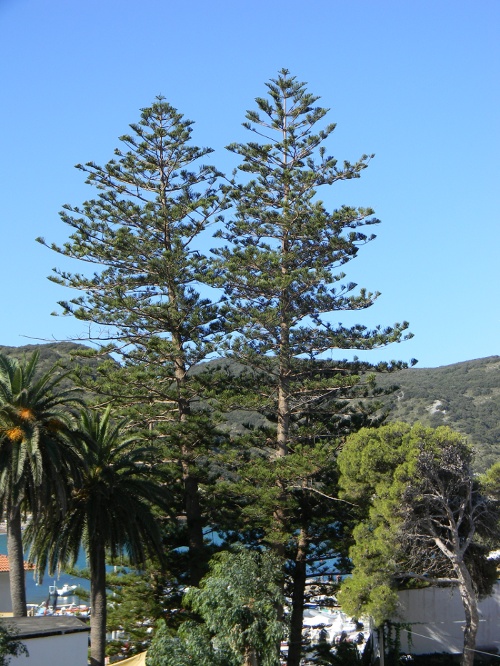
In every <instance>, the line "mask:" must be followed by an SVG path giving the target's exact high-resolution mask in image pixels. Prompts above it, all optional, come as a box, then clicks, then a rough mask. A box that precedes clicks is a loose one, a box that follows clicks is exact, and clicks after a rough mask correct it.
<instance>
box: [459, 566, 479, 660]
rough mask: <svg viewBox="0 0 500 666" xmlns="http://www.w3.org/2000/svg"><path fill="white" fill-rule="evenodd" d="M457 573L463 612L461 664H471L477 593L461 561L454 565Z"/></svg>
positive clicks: (473, 651)
mask: <svg viewBox="0 0 500 666" xmlns="http://www.w3.org/2000/svg"><path fill="white" fill-rule="evenodd" d="M455 571H457V574H458V580H459V590H460V596H461V598H462V604H463V607H464V612H465V627H464V653H463V655H462V659H461V662H460V663H461V666H473V664H474V655H475V650H476V637H477V631H478V629H479V611H478V607H477V595H476V593H475V590H474V586H473V584H472V579H471V576H470V573H469V571H468V569H467V567H466V566H465V564H464V563H463V562H459V563H457V564H456V565H455Z"/></svg>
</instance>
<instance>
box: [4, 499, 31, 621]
mask: <svg viewBox="0 0 500 666" xmlns="http://www.w3.org/2000/svg"><path fill="white" fill-rule="evenodd" d="M7 553H8V557H9V571H10V574H9V575H10V598H11V600H12V613H13V615H14V617H26V615H27V612H26V583H25V579H24V553H23V534H22V529H21V509H20V507H19V506H9V507H8V510H7Z"/></svg>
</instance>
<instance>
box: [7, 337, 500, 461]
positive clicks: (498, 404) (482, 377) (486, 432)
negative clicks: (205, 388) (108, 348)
mask: <svg viewBox="0 0 500 666" xmlns="http://www.w3.org/2000/svg"><path fill="white" fill-rule="evenodd" d="M82 347H83V345H78V344H75V343H73V342H53V343H48V344H43V345H24V346H22V347H6V346H0V353H4V354H8V355H9V356H12V357H15V358H18V359H22V358H24V357H27V356H29V355H30V354H31V353H32V352H33V351H34V350H35V349H38V350H39V351H40V369H41V370H42V371H46V370H48V369H49V368H50V367H51V366H52V365H53V364H54V363H56V362H57V363H59V364H60V365H61V368H63V369H68V370H69V369H71V368H74V367H75V365H76V364H77V363H85V364H88V365H90V366H91V367H95V366H96V365H97V364H98V360H97V359H95V358H80V359H78V358H75V357H74V354H75V352H78V350H79V349H81V348H82ZM83 348H84V347H83ZM226 363H227V361H226ZM226 363H225V364H226ZM229 365H231V364H229ZM234 366H235V372H236V373H238V372H240V371H241V366H238V364H234ZM68 381H69V380H68ZM377 385H379V386H380V387H381V388H387V387H390V386H392V385H396V386H397V389H396V390H395V391H394V393H392V394H391V395H390V396H386V397H385V398H382V400H383V401H384V403H385V404H386V406H387V408H388V410H389V411H388V416H387V420H388V421H405V422H406V423H411V424H412V423H415V422H417V421H419V422H420V423H422V424H424V425H426V426H431V427H438V426H440V425H447V426H450V428H452V429H453V430H457V431H458V432H461V433H463V434H464V435H466V436H467V437H468V439H469V441H470V442H471V443H472V444H473V445H474V448H475V449H476V462H475V466H476V469H477V470H478V471H484V470H486V469H487V468H488V467H490V466H491V465H492V464H494V463H495V462H498V460H500V419H499V415H500V356H490V357H488V358H482V359H475V360H471V361H464V362H462V363H454V364H452V365H446V366H441V367H438V368H408V369H405V370H399V371H397V372H394V373H390V374H387V375H385V374H380V375H377ZM227 423H228V426H229V429H230V430H231V431H232V432H234V433H237V432H241V430H242V429H243V426H244V425H245V426H247V427H250V428H258V427H259V426H263V425H266V426H268V425H270V424H269V422H265V423H264V421H263V418H262V416H261V415H260V414H258V413H256V412H250V411H243V410H237V411H235V412H233V413H231V414H230V415H228V416H227Z"/></svg>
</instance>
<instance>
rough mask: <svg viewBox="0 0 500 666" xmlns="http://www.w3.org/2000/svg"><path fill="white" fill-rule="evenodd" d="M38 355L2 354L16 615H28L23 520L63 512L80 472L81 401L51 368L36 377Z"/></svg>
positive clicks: (2, 495)
mask: <svg viewBox="0 0 500 666" xmlns="http://www.w3.org/2000/svg"><path fill="white" fill-rule="evenodd" d="M38 361H39V353H38V352H35V353H34V354H33V355H32V356H31V358H30V359H29V360H27V361H24V362H19V361H18V360H16V359H11V358H8V357H7V356H5V355H3V354H0V513H3V514H4V515H5V517H6V519H7V550H8V557H9V569H10V589H11V599H12V611H13V614H14V616H23V615H26V588H25V580H24V554H23V544H22V532H21V521H22V513H23V511H29V512H31V514H32V519H33V520H34V521H36V519H37V516H38V515H39V514H40V512H41V511H42V510H43V508H44V506H46V505H48V504H52V505H53V506H54V507H55V508H56V510H57V511H64V509H65V506H66V499H67V494H68V479H69V478H71V477H75V475H76V474H77V472H78V467H79V465H78V461H79V456H78V453H77V450H76V443H75V441H74V440H73V439H72V436H71V435H72V422H73V421H74V420H75V419H74V417H73V411H72V409H73V408H74V407H75V406H76V405H77V404H79V403H81V400H80V399H79V398H78V397H76V396H75V395H74V389H64V388H61V387H60V385H59V384H60V382H61V380H62V379H64V377H65V376H66V374H61V373H59V372H58V368H57V366H53V367H52V368H51V369H50V370H49V371H48V372H46V373H44V374H42V375H40V374H39V373H37V370H38Z"/></svg>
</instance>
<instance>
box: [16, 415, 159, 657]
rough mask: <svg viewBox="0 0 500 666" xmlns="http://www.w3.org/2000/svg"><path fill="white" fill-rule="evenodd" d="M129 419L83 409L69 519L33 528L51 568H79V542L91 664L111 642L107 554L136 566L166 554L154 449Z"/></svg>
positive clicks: (34, 554) (41, 561)
mask: <svg viewBox="0 0 500 666" xmlns="http://www.w3.org/2000/svg"><path fill="white" fill-rule="evenodd" d="M126 424H127V422H126V421H125V420H122V421H120V422H117V423H113V422H112V421H111V418H110V409H109V408H108V409H107V410H106V411H105V412H104V413H103V414H102V415H100V414H98V413H96V412H91V411H85V412H83V413H82V415H81V420H80V429H79V430H80V436H81V439H82V444H83V459H82V463H83V467H82V478H81V481H80V483H78V484H77V485H76V486H75V488H74V490H73V493H72V497H71V501H70V503H69V505H68V510H67V512H66V513H65V514H64V516H61V515H60V514H59V516H56V519H55V520H54V519H53V518H52V516H48V519H47V520H46V521H45V523H44V526H43V528H42V529H40V528H37V529H36V530H29V531H28V534H27V537H28V539H30V538H32V543H31V550H30V558H31V559H33V561H36V562H37V564H38V566H39V569H41V570H44V569H45V566H46V564H47V563H48V566H49V572H51V573H52V572H54V571H55V569H56V568H57V567H58V566H64V565H66V564H71V565H74V564H75V562H76V559H77V557H78V553H79V550H80V547H81V546H82V545H83V547H84V548H85V551H86V554H87V561H88V565H89V570H90V604H91V609H92V613H91V620H90V640H91V659H90V663H91V664H92V666H102V665H103V664H104V655H105V639H106V567H105V560H106V554H108V555H109V556H110V557H112V558H114V557H118V556H120V555H121V554H122V553H126V554H127V555H128V557H129V559H130V562H131V564H134V565H140V564H142V563H144V561H145V560H146V558H147V556H148V555H151V554H154V555H158V556H159V557H160V558H161V557H162V541H161V532H160V528H159V523H158V521H157V519H156V517H155V514H154V510H153V506H159V507H161V508H167V506H168V501H167V491H166V489H165V487H164V486H163V485H162V484H161V481H162V479H163V475H162V472H161V471H160V470H159V468H158V460H157V457H156V451H155V450H154V449H152V448H150V447H146V446H142V443H141V441H140V438H139V436H138V435H137V434H134V433H130V431H127V430H126Z"/></svg>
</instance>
